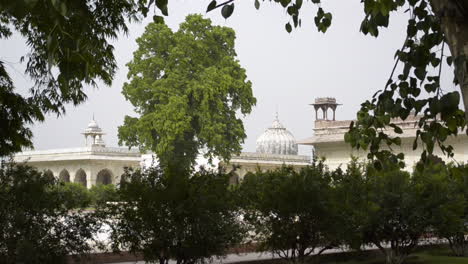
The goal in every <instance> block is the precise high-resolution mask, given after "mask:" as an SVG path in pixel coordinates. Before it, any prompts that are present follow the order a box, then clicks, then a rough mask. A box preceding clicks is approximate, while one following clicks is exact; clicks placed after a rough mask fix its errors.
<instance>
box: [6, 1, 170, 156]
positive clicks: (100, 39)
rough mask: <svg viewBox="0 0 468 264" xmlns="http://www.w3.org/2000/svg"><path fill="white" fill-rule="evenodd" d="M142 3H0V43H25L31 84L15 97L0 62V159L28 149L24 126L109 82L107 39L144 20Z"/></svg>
mask: <svg viewBox="0 0 468 264" xmlns="http://www.w3.org/2000/svg"><path fill="white" fill-rule="evenodd" d="M149 2H154V0H151V1H149ZM156 2H157V5H158V6H161V1H159V0H158V1H156ZM147 5H148V1H147V0H132V1H127V0H117V1H112V2H110V1H105V0H82V1H75V0H63V1H55V0H32V1H30V0H15V1H0V39H7V38H8V37H9V36H11V34H12V33H17V34H20V35H21V36H23V37H24V38H25V39H26V43H27V44H28V46H29V48H30V51H26V53H25V56H23V57H22V58H21V60H22V61H23V60H26V61H27V63H26V74H27V75H28V76H29V77H30V78H31V79H32V81H33V82H34V86H33V87H31V89H30V93H29V94H19V93H18V92H16V91H15V89H16V87H15V85H14V83H13V82H12V81H11V78H10V77H9V74H8V72H7V70H6V68H5V64H4V62H3V61H2V60H0V106H1V107H0V109H1V111H0V123H1V124H2V130H1V131H0V137H1V140H0V142H1V143H0V156H7V155H9V154H12V153H14V152H18V151H21V148H22V147H32V142H31V138H32V133H31V130H30V128H29V124H31V123H33V122H35V121H43V120H44V115H45V114H46V113H56V114H63V113H64V112H65V104H67V103H73V104H74V105H77V104H79V103H81V102H83V101H84V100H86V94H85V93H84V92H83V86H84V85H93V86H96V81H97V80H101V81H103V82H104V83H105V84H107V85H109V84H110V83H111V81H112V78H113V75H114V73H115V71H116V67H117V65H116V62H115V58H114V55H113V49H114V48H113V46H112V45H111V44H110V43H109V40H111V39H115V38H116V37H117V35H118V34H119V32H127V30H128V29H127V24H126V23H127V21H135V20H139V19H141V17H143V16H146V14H147V13H148V10H149V9H148V8H149V7H148V6H147Z"/></svg>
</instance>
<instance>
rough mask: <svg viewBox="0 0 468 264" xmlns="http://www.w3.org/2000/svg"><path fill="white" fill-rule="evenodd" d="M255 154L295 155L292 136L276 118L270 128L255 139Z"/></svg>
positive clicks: (294, 144) (294, 142)
mask: <svg viewBox="0 0 468 264" xmlns="http://www.w3.org/2000/svg"><path fill="white" fill-rule="evenodd" d="M257 153H265V154H281V155H297V143H296V139H295V138H294V136H293V135H292V134H291V132H289V131H288V130H287V129H286V128H285V127H284V126H283V125H282V124H281V123H280V122H279V120H278V116H276V118H275V120H274V121H273V124H272V125H271V127H269V128H268V129H267V130H265V132H263V134H261V135H260V136H259V137H258V138H257Z"/></svg>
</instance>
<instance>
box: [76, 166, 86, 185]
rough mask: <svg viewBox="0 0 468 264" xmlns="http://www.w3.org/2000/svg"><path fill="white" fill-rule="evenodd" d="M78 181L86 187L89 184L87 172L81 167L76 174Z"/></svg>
mask: <svg viewBox="0 0 468 264" xmlns="http://www.w3.org/2000/svg"><path fill="white" fill-rule="evenodd" d="M74 182H76V183H79V184H81V185H83V186H84V187H86V185H87V180H86V172H85V171H84V170H83V169H79V170H78V171H77V172H76V174H75V181H74Z"/></svg>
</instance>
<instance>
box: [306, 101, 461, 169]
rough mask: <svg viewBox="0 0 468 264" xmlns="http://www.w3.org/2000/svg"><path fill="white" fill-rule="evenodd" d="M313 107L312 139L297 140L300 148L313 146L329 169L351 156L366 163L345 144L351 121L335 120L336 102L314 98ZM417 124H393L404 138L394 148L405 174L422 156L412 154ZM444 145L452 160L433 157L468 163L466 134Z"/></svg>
mask: <svg viewBox="0 0 468 264" xmlns="http://www.w3.org/2000/svg"><path fill="white" fill-rule="evenodd" d="M312 105H313V106H314V108H315V111H316V114H315V116H316V120H315V127H314V129H313V135H312V137H310V138H307V139H304V140H300V141H299V144H302V145H309V146H313V148H314V152H315V155H316V156H317V157H319V158H321V157H324V158H325V159H326V164H327V165H328V166H329V167H330V168H331V169H335V168H337V167H339V166H342V168H344V167H345V166H346V164H347V163H348V162H349V161H350V160H351V157H352V156H354V157H357V158H361V159H365V158H366V156H367V152H365V151H362V150H356V149H352V148H351V146H350V145H349V144H348V143H346V142H344V134H345V133H346V132H347V131H348V129H349V125H350V123H351V121H352V120H344V121H336V120H334V119H335V118H334V117H335V110H336V107H337V106H338V105H339V104H337V103H336V99H335V98H317V99H316V100H315V103H314V104H312ZM330 110H332V111H333V119H331V120H330V119H329V118H328V115H327V112H328V113H329V111H330ZM320 111H322V115H320V113H319V112H320ZM418 121H419V117H418V116H416V117H415V116H409V117H408V118H407V120H405V121H402V120H393V122H394V123H395V124H397V125H399V126H400V127H401V128H402V130H403V134H400V135H398V136H399V137H400V138H401V147H395V148H394V151H395V152H396V153H399V152H402V153H404V154H405V163H406V169H407V170H412V169H413V167H414V165H415V163H416V162H417V161H419V159H420V156H421V148H418V149H416V150H414V151H413V141H414V138H415V136H416V130H417V126H416V125H417V122H418ZM392 131H393V130H392V129H389V134H392ZM447 143H448V144H451V145H452V146H454V148H455V156H454V158H453V160H452V159H448V158H447V157H445V156H444V155H443V154H442V153H441V151H440V149H437V150H435V154H437V155H439V156H440V157H444V159H445V160H446V161H458V162H466V161H467V160H468V136H467V135H466V134H465V133H460V135H459V136H457V137H451V138H449V139H447Z"/></svg>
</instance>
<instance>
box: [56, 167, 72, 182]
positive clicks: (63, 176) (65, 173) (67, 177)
mask: <svg viewBox="0 0 468 264" xmlns="http://www.w3.org/2000/svg"><path fill="white" fill-rule="evenodd" d="M59 180H61V181H63V182H70V173H68V171H67V170H66V169H63V170H62V171H61V172H60V174H59Z"/></svg>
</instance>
